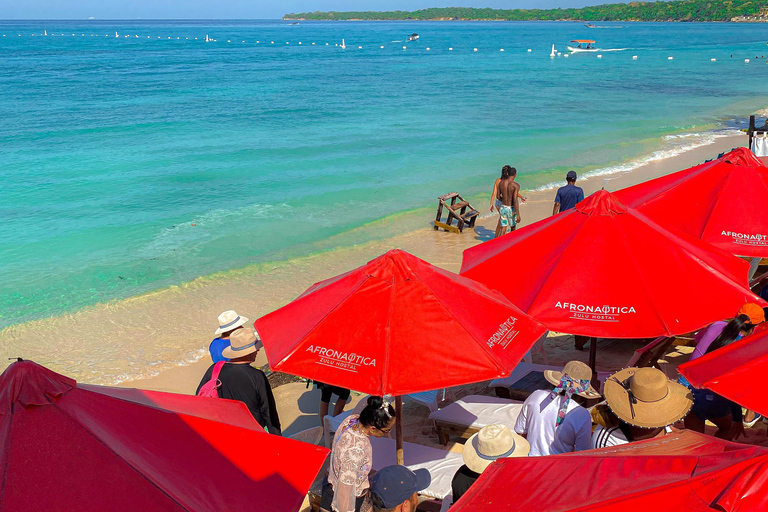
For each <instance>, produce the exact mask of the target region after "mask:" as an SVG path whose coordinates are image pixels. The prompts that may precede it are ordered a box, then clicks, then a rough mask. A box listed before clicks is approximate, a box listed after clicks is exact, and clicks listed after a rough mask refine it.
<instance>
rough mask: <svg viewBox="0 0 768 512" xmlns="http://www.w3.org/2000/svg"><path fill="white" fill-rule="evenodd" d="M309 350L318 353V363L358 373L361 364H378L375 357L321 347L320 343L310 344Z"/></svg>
mask: <svg viewBox="0 0 768 512" xmlns="http://www.w3.org/2000/svg"><path fill="white" fill-rule="evenodd" d="M307 352H310V353H312V354H317V356H318V357H317V361H315V362H316V363H317V364H321V365H323V366H330V367H331V368H338V369H340V370H347V371H349V372H354V373H357V371H358V370H359V369H360V367H361V366H376V358H375V357H366V356H363V355H360V354H355V353H354V352H342V351H341V350H334V349H331V348H325V347H321V346H319V345H310V346H309V347H307Z"/></svg>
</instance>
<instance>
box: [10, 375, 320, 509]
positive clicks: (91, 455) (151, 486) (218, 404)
mask: <svg viewBox="0 0 768 512" xmlns="http://www.w3.org/2000/svg"><path fill="white" fill-rule="evenodd" d="M0 447H2V451H1V452H0V464H1V465H2V473H3V475H4V478H3V483H2V490H0V510H8V511H11V510H13V511H14V512H27V511H29V512H40V511H43V510H66V511H67V512H81V511H82V512H86V511H87V512H92V511H94V510H109V511H112V512H122V511H125V512H128V511H131V512H133V511H136V510H152V511H186V512H188V511H221V510H250V509H253V508H254V507H255V508H257V509H258V510H268V511H276V512H277V511H280V512H284V511H295V510H298V509H299V507H300V505H301V502H302V500H303V498H304V496H305V494H306V492H307V490H308V489H309V486H310V485H311V484H312V481H313V480H314V478H315V476H316V475H317V472H318V471H319V470H320V467H321V466H322V464H323V461H324V460H325V458H326V456H327V454H328V450H327V449H325V448H321V447H318V446H312V445H308V444H305V443H300V442H298V441H293V440H290V439H284V438H281V437H277V436H272V435H269V434H267V433H265V432H264V430H263V429H261V427H259V426H258V424H257V423H256V421H255V420H254V419H253V417H251V415H250V413H249V412H248V409H247V408H246V407H245V405H244V404H242V403H241V402H233V401H229V400H223V399H214V398H201V397H195V396H184V395H174V394H170V393H156V392H151V391H141V390H124V389H114V388H107V387H102V386H83V385H78V384H77V383H76V382H75V381H74V380H72V379H69V378H67V377H64V376H62V375H59V374H57V373H54V372H52V371H50V370H48V369H46V368H44V367H42V366H39V365H37V364H35V363H33V362H31V361H22V362H16V363H13V364H12V365H11V366H9V367H8V368H7V369H6V370H5V372H3V374H2V375H1V376H0ZM297 461H301V463H297Z"/></svg>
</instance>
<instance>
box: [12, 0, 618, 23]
mask: <svg viewBox="0 0 768 512" xmlns="http://www.w3.org/2000/svg"><path fill="white" fill-rule="evenodd" d="M611 1H612V0H595V1H594V2H590V1H589V0H448V1H446V0H281V1H277V2H276V1H270V0H23V1H19V0H0V19H86V18H88V17H89V16H93V17H94V18H97V19H137V18H140V19H269V18H281V17H282V16H283V15H284V14H286V13H290V12H307V11H393V10H403V11H413V10H416V9H423V8H426V7H449V6H460V7H492V8H496V9H515V8H521V9H531V8H539V9H549V8H552V7H583V6H584V5H596V4H601V3H609V2H611ZM616 1H621V0H616Z"/></svg>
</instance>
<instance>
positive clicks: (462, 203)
mask: <svg viewBox="0 0 768 512" xmlns="http://www.w3.org/2000/svg"><path fill="white" fill-rule="evenodd" d="M437 200H438V203H437V216H435V225H434V228H435V230H438V229H440V228H443V229H445V230H447V231H451V232H453V233H461V232H462V231H464V227H465V226H468V227H470V228H473V227H475V220H476V219H477V216H478V215H480V212H478V211H477V209H475V208H473V207H472V205H471V204H469V201H466V200H465V199H464V198H463V197H461V196H460V195H459V193H458V192H451V193H450V194H445V195H442V196H440V197H438V198H437ZM443 208H445V210H446V213H447V214H448V216H447V218H446V219H445V222H443ZM454 220H455V221H456V225H455V226H454V225H453V221H454Z"/></svg>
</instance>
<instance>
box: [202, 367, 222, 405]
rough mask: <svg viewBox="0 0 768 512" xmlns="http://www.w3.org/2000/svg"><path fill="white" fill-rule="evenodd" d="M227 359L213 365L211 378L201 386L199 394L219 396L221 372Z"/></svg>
mask: <svg viewBox="0 0 768 512" xmlns="http://www.w3.org/2000/svg"><path fill="white" fill-rule="evenodd" d="M224 363H226V361H219V362H218V363H216V364H215V365H213V372H212V373H211V380H209V381H208V382H206V383H205V384H203V385H202V386H201V387H200V391H198V392H197V396H209V397H213V398H219V386H221V381H220V380H219V373H221V368H222V367H223V366H224Z"/></svg>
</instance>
